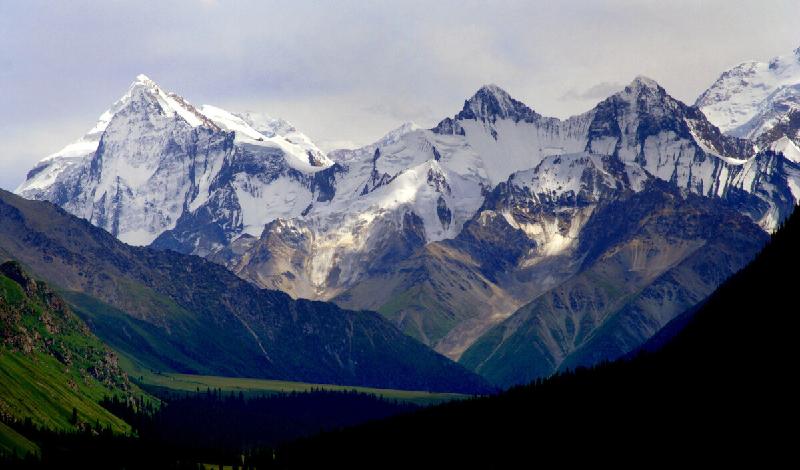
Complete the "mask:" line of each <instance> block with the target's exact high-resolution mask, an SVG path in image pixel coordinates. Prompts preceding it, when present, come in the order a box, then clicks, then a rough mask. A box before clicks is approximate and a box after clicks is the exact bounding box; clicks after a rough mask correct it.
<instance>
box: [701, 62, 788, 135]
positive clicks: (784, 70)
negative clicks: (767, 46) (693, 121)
mask: <svg viewBox="0 0 800 470" xmlns="http://www.w3.org/2000/svg"><path fill="white" fill-rule="evenodd" d="M798 83H800V48H798V49H795V50H794V51H793V53H792V54H789V55H781V56H777V57H773V58H772V59H771V60H769V61H768V62H758V61H749V62H743V63H741V64H739V65H737V66H735V67H732V68H731V69H729V70H727V71H725V72H723V73H722V74H721V75H720V76H719V78H718V79H717V80H716V81H715V82H714V83H713V84H712V85H711V86H710V87H709V88H708V89H707V90H706V91H704V92H703V93H702V94H701V95H700V97H698V98H697V102H696V103H695V105H696V106H697V107H699V108H700V109H701V110H702V111H703V113H704V114H705V115H706V117H708V120H709V121H711V122H712V123H713V124H714V125H716V126H717V127H719V128H720V130H722V131H723V132H729V133H731V134H734V135H746V134H751V132H750V131H751V130H753V129H754V128H756V127H758V126H756V125H754V123H755V121H753V120H754V119H756V120H759V119H758V115H759V114H762V113H763V111H764V110H765V109H768V108H770V107H771V106H770V104H769V103H768V101H769V100H770V97H771V96H774V97H779V96H781V95H780V94H777V93H776V91H778V90H780V89H781V88H784V87H788V86H792V85H796V84H798ZM751 121H753V122H751ZM745 126H746V131H745ZM740 128H741V129H740ZM764 130H766V129H762V131H764ZM752 137H755V136H752Z"/></svg>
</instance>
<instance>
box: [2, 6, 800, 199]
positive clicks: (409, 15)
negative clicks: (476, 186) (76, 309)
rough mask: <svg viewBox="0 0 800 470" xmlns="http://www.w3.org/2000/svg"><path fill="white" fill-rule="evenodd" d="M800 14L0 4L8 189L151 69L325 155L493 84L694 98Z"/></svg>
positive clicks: (576, 105)
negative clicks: (634, 83) (645, 84)
mask: <svg viewBox="0 0 800 470" xmlns="http://www.w3.org/2000/svg"><path fill="white" fill-rule="evenodd" d="M797 18H800V2H798V1H797V0H754V1H745V0H741V1H736V0H703V1H700V0H691V1H690V0H670V1H664V0H659V1H649V0H638V1H633V0H605V1H603V0H580V1H578V0H573V1H570V0H563V1H558V2H555V1H552V0H548V1H534V0H529V1H524V2H523V1H498V0H495V1H491V2H488V1H471V0H457V1H450V0H437V1H408V0H407V1H367V0H363V1H360V2H354V1H347V0H339V1H323V0H318V1H314V2H311V1H301V0H293V1H267V0H261V1H245V0H241V1H236V0H216V1H214V0H178V1H165V0H162V1H155V2H150V1H142V0H139V1H115V0H105V1H103V0H98V1H81V0H71V1H69V2H66V1H49V2H48V1H38V0H25V1H21V0H19V1H18V0H0V142H2V145H0V188H4V189H11V190H13V189H14V188H15V187H16V186H17V185H18V184H19V183H21V182H22V181H23V180H24V178H25V174H26V173H27V171H28V170H29V169H30V168H31V167H32V166H33V165H34V164H35V163H36V162H37V161H38V160H39V159H41V158H43V157H44V156H46V155H48V154H50V153H53V152H55V151H57V150H59V149H60V148H61V147H63V146H64V145H66V144H67V143H69V142H71V141H73V140H75V139H77V138H78V137H80V136H81V135H82V134H84V133H85V132H86V131H87V130H88V129H90V128H91V127H92V126H93V125H94V123H95V121H96V120H97V118H98V117H99V115H100V114H101V113H102V112H103V111H104V110H105V109H107V108H108V107H109V106H110V105H111V104H112V103H113V102H114V101H115V100H116V99H118V98H119V97H120V96H121V95H122V94H123V93H124V92H125V90H126V89H127V87H128V86H129V84H130V83H131V82H132V81H133V80H134V78H135V77H136V75H137V74H140V73H144V74H147V75H148V76H149V77H150V78H152V79H153V80H154V81H156V82H157V83H158V84H159V85H161V87H162V88H164V89H166V90H168V91H174V92H176V93H178V94H180V95H182V96H183V97H185V98H186V99H187V100H188V101H189V102H191V103H193V104H196V105H200V104H213V105H216V106H220V107H222V108H225V109H228V110H230V111H245V110H251V111H263V112H266V113H269V114H270V115H273V116H279V117H283V118H285V119H287V120H289V121H291V122H292V123H293V124H294V125H295V126H296V127H297V128H298V129H299V130H301V131H302V132H304V133H306V134H307V135H309V136H310V137H311V138H312V139H313V140H315V141H316V142H317V143H318V144H319V145H320V146H321V147H322V148H323V149H326V150H327V149H332V148H337V147H353V146H359V145H366V144H368V143H371V142H373V141H375V140H377V139H378V138H380V137H381V136H382V135H384V134H385V133H386V132H388V131H390V130H391V129H393V128H396V127H398V126H399V125H401V124H402V123H403V122H407V121H414V122H416V123H417V124H419V125H421V126H426V127H432V126H434V125H435V124H436V123H437V122H438V121H439V120H441V119H442V118H444V117H446V116H452V115H453V114H455V113H456V112H458V111H459V110H460V109H461V106H462V105H463V102H464V100H465V99H467V98H468V97H469V96H471V95H472V94H473V93H474V92H475V91H476V90H477V89H478V88H479V87H480V86H481V85H483V84H488V83H494V84H497V85H499V86H500V87H502V88H504V89H505V90H506V91H508V92H509V93H510V94H511V95H512V96H513V97H515V98H516V99H518V100H520V101H523V102H524V103H526V104H527V105H529V106H530V107H532V108H533V109H535V110H536V111H538V112H539V113H541V114H545V115H550V116H556V117H562V118H563V117H567V116H570V115H573V114H577V113H581V112H583V111H586V110H588V109H590V108H591V107H593V106H594V104H596V103H597V102H598V101H600V100H602V99H603V98H604V97H606V96H608V95H609V94H611V93H613V92H615V91H616V90H618V89H621V88H622V87H623V86H624V85H625V84H627V83H630V81H631V80H632V79H633V78H634V77H635V76H637V75H640V74H641V75H646V76H648V77H650V78H653V79H655V80H656V81H658V82H659V83H660V84H661V85H662V86H664V87H665V88H666V90H667V91H668V92H669V93H670V94H672V95H673V96H675V97H676V98H678V99H681V100H683V101H685V102H688V103H692V102H694V100H695V98H696V97H697V95H699V94H700V93H701V92H702V91H703V90H704V89H705V88H707V87H708V86H709V85H711V83H713V81H714V80H715V79H716V78H717V77H718V76H719V74H720V73H721V72H722V71H723V70H725V69H727V68H729V67H731V66H733V65H736V64H738V63H740V62H743V61H746V60H762V61H763V60H768V59H770V58H771V57H773V56H776V55H782V54H789V53H791V51H792V50H794V49H795V48H797V47H798V46H800V29H798V28H797V26H796V25H797Z"/></svg>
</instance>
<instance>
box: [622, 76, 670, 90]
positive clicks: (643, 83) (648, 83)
mask: <svg viewBox="0 0 800 470" xmlns="http://www.w3.org/2000/svg"><path fill="white" fill-rule="evenodd" d="M628 87H629V88H631V89H635V90H641V89H644V88H646V89H649V90H659V89H662V90H663V88H661V85H659V84H658V82H656V81H655V80H653V79H652V78H650V77H645V76H644V75H637V76H636V78H634V79H633V81H632V82H631V84H630V85H628Z"/></svg>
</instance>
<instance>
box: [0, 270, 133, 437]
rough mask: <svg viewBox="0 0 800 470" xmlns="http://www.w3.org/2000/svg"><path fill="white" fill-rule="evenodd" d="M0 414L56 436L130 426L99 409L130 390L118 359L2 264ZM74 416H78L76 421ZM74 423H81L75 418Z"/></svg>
mask: <svg viewBox="0 0 800 470" xmlns="http://www.w3.org/2000/svg"><path fill="white" fill-rule="evenodd" d="M0 325H2V328H1V329H0V340H1V342H0V411H1V413H0V414H1V415H2V416H4V417H5V419H10V420H25V419H30V420H31V422H32V424H35V425H38V426H42V427H46V428H48V429H53V430H64V431H75V430H77V429H80V428H82V427H83V426H84V425H85V424H89V425H91V426H96V425H97V424H99V425H100V426H102V427H104V428H105V427H110V428H111V429H112V430H114V431H117V432H127V431H129V430H130V427H129V426H128V425H127V424H126V423H125V422H124V421H122V420H121V419H119V418H118V417H116V416H114V415H113V414H111V413H110V412H108V411H107V410H105V409H104V408H103V407H101V406H100V405H99V404H98V402H99V401H100V400H101V399H102V398H103V397H104V396H109V395H112V394H128V393H131V392H132V391H133V386H132V385H131V383H130V382H129V380H128V378H127V376H126V375H125V373H124V372H123V371H122V369H121V368H120V367H119V365H118V360H117V357H116V355H114V354H113V353H112V352H111V351H110V350H109V349H108V348H107V347H106V346H105V345H104V344H103V343H102V342H101V341H100V340H99V339H97V338H96V337H95V336H93V335H92V334H91V333H90V331H89V329H88V328H87V327H86V325H85V324H84V323H83V322H82V321H81V320H80V319H79V318H78V317H77V316H76V315H75V314H74V313H72V311H71V310H70V309H69V307H67V304H66V303H65V302H64V301H63V300H62V299H61V297H60V296H58V295H57V294H55V293H54V292H53V291H52V290H50V289H49V288H48V287H47V285H46V284H44V283H42V282H39V281H35V280H33V279H32V278H31V277H29V276H28V275H27V274H26V273H25V272H24V271H23V270H22V268H21V267H20V265H19V264H17V263H15V262H6V263H3V264H2V265H0ZM74 413H75V414H76V416H73V414H74ZM76 418H77V419H76Z"/></svg>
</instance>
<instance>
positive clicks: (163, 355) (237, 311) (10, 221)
mask: <svg viewBox="0 0 800 470" xmlns="http://www.w3.org/2000/svg"><path fill="white" fill-rule="evenodd" d="M0 220H2V224H0V247H2V249H3V251H4V252H5V253H6V254H10V255H11V256H13V257H14V258H15V259H17V260H19V261H20V262H22V263H24V264H25V265H26V266H27V267H28V268H29V269H30V270H31V271H32V272H33V273H35V274H36V275H37V276H40V277H41V278H43V279H46V280H48V281H51V282H53V283H54V284H55V285H57V286H58V287H59V288H60V289H62V290H64V291H67V294H66V295H67V297H68V298H70V299H71V300H72V301H73V302H74V304H75V305H76V309H77V311H78V312H79V313H82V314H83V315H84V316H85V318H86V319H87V321H89V323H90V326H92V327H93V328H94V329H95V331H96V332H97V334H98V335H100V337H101V338H103V339H104V340H107V341H108V343H109V344H111V345H112V346H113V347H114V348H115V349H117V350H118V351H120V352H121V353H123V354H125V355H128V356H131V357H132V358H134V359H136V360H138V361H141V362H144V363H145V365H148V366H151V367H153V368H155V369H168V370H175V371H180V372H193V373H207V374H215V375H234V376H249V377H260V378H274V379H286V380H297V381H308V382H315V383H339V384H351V385H368V386H376V387H383V388H411V389H425V390H437V391H445V390H446V391H464V392H475V391H485V390H487V388H486V387H485V385H484V383H483V382H482V380H481V379H480V378H478V377H477V376H475V375H473V374H472V373H470V372H468V371H466V370H465V369H463V368H462V367H461V366H459V365H456V364H454V363H452V362H451V361H449V360H448V359H446V358H444V357H442V356H439V355H438V354H436V353H434V352H432V351H430V350H429V349H427V348H426V347H425V346H423V345H422V344H419V343H418V342H416V341H414V340H413V339H411V338H408V337H407V336H405V335H403V334H402V333H401V332H400V331H398V330H397V329H396V328H395V327H394V326H392V325H391V324H389V323H388V322H386V321H385V320H383V319H382V318H381V317H380V316H379V315H377V314H375V313H370V312H350V311H345V310H341V309H340V308H338V307H336V306H335V305H332V304H326V303H323V302H312V301H305V300H301V301H294V300H292V299H291V298H290V297H289V296H288V295H286V294H283V293H280V292H276V291H267V290H260V289H257V288H256V287H254V286H252V285H251V284H249V283H247V282H245V281H242V280H241V279H239V278H238V277H236V276H235V275H233V274H231V273H230V272H228V271H227V270H225V269H224V268H222V267H221V266H218V265H216V264H213V263H211V262H207V261H205V260H203V259H201V258H198V257H194V256H186V255H180V254H177V253H175V252H159V251H155V250H151V249H147V248H137V247H131V246H128V245H125V244H123V243H121V242H119V241H118V240H116V239H115V238H114V237H113V236H111V235H110V234H108V233H107V232H105V231H103V230H101V229H98V228H95V227H93V226H92V225H91V224H89V223H88V222H86V221H84V220H81V219H78V218H76V217H74V216H71V215H69V214H67V213H66V212H65V211H63V210H61V209H59V208H57V207H56V206H53V205H52V204H49V203H43V202H35V201H28V200H25V199H22V198H19V197H17V196H14V195H12V194H10V193H7V192H2V191H0Z"/></svg>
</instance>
